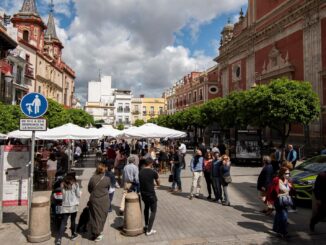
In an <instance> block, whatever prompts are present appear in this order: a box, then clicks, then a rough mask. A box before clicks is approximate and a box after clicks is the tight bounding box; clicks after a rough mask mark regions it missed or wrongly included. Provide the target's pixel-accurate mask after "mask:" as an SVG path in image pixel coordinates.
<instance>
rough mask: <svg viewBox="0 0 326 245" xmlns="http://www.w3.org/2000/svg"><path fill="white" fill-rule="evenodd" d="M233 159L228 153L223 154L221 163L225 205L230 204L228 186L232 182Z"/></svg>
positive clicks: (223, 203)
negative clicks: (231, 159)
mask: <svg viewBox="0 0 326 245" xmlns="http://www.w3.org/2000/svg"><path fill="white" fill-rule="evenodd" d="M230 170H231V161H230V157H229V156H228V155H223V156H222V165H221V179H222V190H223V202H222V205H223V206H230V205H231V204H230V199H229V194H228V186H229V184H230V183H231V182H232V179H231V171H230Z"/></svg>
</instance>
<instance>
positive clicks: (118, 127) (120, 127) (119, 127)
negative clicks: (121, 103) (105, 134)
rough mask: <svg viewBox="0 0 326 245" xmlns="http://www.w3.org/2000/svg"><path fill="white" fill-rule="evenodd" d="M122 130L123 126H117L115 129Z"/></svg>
mask: <svg viewBox="0 0 326 245" xmlns="http://www.w3.org/2000/svg"><path fill="white" fill-rule="evenodd" d="M124 128H125V126H124V125H123V124H119V125H118V126H117V129H118V130H124Z"/></svg>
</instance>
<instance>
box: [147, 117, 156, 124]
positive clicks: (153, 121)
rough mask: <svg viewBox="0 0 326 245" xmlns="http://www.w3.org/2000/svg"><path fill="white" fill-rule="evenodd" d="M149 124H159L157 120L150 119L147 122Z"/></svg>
mask: <svg viewBox="0 0 326 245" xmlns="http://www.w3.org/2000/svg"><path fill="white" fill-rule="evenodd" d="M147 123H154V124H157V118H150V119H148V120H147Z"/></svg>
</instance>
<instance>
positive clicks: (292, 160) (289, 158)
mask: <svg viewBox="0 0 326 245" xmlns="http://www.w3.org/2000/svg"><path fill="white" fill-rule="evenodd" d="M288 150H289V153H288V155H287V157H286V160H287V161H289V162H290V163H292V165H293V168H295V164H296V163H297V160H298V154H297V151H296V150H294V149H293V145H288Z"/></svg>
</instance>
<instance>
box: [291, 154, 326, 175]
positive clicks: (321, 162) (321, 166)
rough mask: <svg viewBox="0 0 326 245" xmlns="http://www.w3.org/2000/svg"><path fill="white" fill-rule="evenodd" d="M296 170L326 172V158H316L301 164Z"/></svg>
mask: <svg viewBox="0 0 326 245" xmlns="http://www.w3.org/2000/svg"><path fill="white" fill-rule="evenodd" d="M296 169H300V170H308V171H312V172H322V171H326V156H325V155H322V156H316V157H313V158H310V159H309V160H307V161H305V162H303V163H302V164H300V165H299V166H298V167H296Z"/></svg>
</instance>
